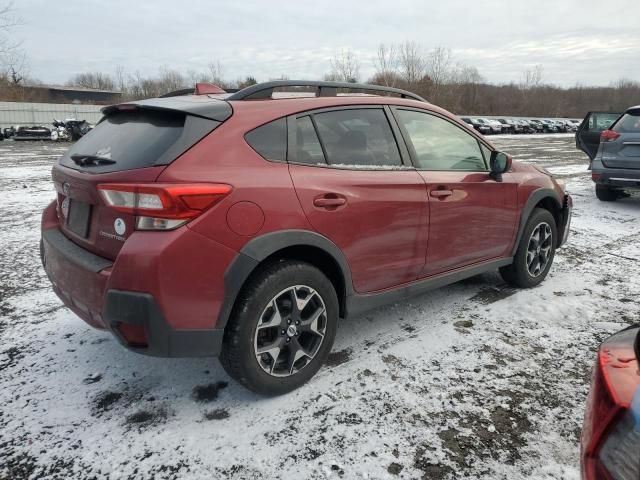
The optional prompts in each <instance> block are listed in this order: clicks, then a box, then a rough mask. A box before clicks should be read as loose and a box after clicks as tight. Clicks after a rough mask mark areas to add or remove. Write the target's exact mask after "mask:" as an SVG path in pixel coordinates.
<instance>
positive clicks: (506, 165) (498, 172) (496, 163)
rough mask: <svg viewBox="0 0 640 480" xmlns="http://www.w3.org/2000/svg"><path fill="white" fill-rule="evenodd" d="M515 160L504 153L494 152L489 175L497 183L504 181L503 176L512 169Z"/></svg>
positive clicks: (490, 161)
mask: <svg viewBox="0 0 640 480" xmlns="http://www.w3.org/2000/svg"><path fill="white" fill-rule="evenodd" d="M512 162H513V158H512V157H511V155H508V154H506V153H503V152H492V153H491V159H490V160H489V169H490V171H491V173H490V174H489V175H490V176H491V178H493V179H494V180H495V181H496V182H501V181H502V174H503V173H505V172H508V171H509V170H510V169H511V163H512Z"/></svg>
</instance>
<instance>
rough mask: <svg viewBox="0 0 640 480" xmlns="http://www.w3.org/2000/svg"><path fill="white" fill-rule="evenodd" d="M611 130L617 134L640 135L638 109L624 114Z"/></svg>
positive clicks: (639, 114)
mask: <svg viewBox="0 0 640 480" xmlns="http://www.w3.org/2000/svg"><path fill="white" fill-rule="evenodd" d="M612 130H613V131H615V132H618V133H640V109H638V110H630V111H628V112H627V113H625V114H624V115H623V116H622V117H621V118H620V120H618V121H617V122H616V124H615V125H614V126H613V128H612Z"/></svg>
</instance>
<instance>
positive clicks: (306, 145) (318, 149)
mask: <svg viewBox="0 0 640 480" xmlns="http://www.w3.org/2000/svg"><path fill="white" fill-rule="evenodd" d="M291 160H293V161H295V162H298V163H307V164H310V165H326V163H327V162H326V161H325V159H324V153H323V152H322V146H321V145H320V141H319V140H318V135H317V134H316V129H315V128H314V126H313V122H312V121H311V117H309V116H306V117H300V118H298V119H297V120H296V154H295V158H292V159H291Z"/></svg>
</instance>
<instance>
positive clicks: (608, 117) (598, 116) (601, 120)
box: [588, 113, 620, 132]
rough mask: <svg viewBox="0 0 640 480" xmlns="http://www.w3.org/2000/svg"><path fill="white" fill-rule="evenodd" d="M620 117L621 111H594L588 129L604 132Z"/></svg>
mask: <svg viewBox="0 0 640 480" xmlns="http://www.w3.org/2000/svg"><path fill="white" fill-rule="evenodd" d="M619 117H620V114H619V113H593V114H591V116H590V117H589V126H588V130H592V131H595V132H602V131H603V130H606V129H607V128H609V127H610V126H611V124H612V123H613V122H615V121H616V120H617V119H618V118H619Z"/></svg>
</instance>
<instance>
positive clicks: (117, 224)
mask: <svg viewBox="0 0 640 480" xmlns="http://www.w3.org/2000/svg"><path fill="white" fill-rule="evenodd" d="M113 229H114V230H115V231H116V233H117V234H118V235H124V232H126V231H127V225H126V224H125V223H124V220H122V219H121V218H116V220H115V221H114V222H113Z"/></svg>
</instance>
